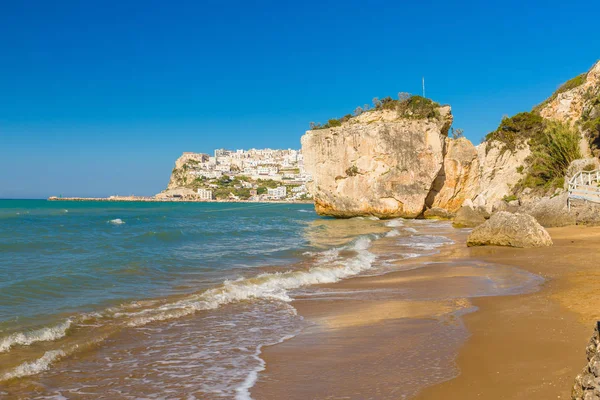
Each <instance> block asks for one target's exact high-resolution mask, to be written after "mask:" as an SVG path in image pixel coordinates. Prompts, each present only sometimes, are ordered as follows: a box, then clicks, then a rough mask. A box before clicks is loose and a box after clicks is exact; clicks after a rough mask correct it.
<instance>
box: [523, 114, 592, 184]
mask: <svg viewBox="0 0 600 400" xmlns="http://www.w3.org/2000/svg"><path fill="white" fill-rule="evenodd" d="M579 138H580V136H579V133H578V132H577V131H576V130H575V129H573V128H571V127H570V126H569V125H567V124H562V123H560V122H555V121H551V122H547V123H546V126H545V127H544V130H543V131H542V132H541V133H540V134H538V135H536V136H534V137H532V138H531V140H530V146H531V155H530V156H529V157H527V159H525V162H526V164H527V169H526V175H525V177H524V178H523V179H521V181H519V182H518V183H517V186H516V189H519V188H526V187H529V188H533V189H536V188H542V189H556V188H562V187H563V185H564V176H565V173H566V172H567V169H568V168H569V165H570V164H571V162H572V161H573V160H576V159H578V158H581V152H580V150H579Z"/></svg>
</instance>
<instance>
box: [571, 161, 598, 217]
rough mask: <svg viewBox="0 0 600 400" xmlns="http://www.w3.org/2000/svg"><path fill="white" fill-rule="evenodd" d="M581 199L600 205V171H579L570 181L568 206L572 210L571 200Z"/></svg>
mask: <svg viewBox="0 0 600 400" xmlns="http://www.w3.org/2000/svg"><path fill="white" fill-rule="evenodd" d="M572 199H579V200H586V201H592V202H594V203H600V170H598V169H597V170H595V171H579V172H578V173H576V174H575V175H574V176H573V177H572V178H571V180H570V181H569V197H568V199H567V205H568V206H569V210H570V209H571V200H572Z"/></svg>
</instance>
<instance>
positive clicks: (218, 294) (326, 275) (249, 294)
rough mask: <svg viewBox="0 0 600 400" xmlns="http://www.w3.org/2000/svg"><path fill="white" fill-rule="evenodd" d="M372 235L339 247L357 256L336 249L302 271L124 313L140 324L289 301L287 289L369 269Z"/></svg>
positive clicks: (244, 281)
mask: <svg viewBox="0 0 600 400" xmlns="http://www.w3.org/2000/svg"><path fill="white" fill-rule="evenodd" d="M370 244H371V238H369V237H367V236H361V237H359V238H358V239H356V240H355V241H354V242H353V243H352V244H350V245H348V246H344V247H342V248H341V250H351V251H354V252H356V255H355V256H353V257H350V258H346V259H334V257H336V256H337V253H336V252H335V251H330V252H329V253H328V254H327V255H324V260H327V259H329V258H330V257H331V259H334V261H332V262H330V263H327V262H325V264H326V265H317V266H315V267H311V268H309V269H308V270H304V271H287V272H277V273H264V274H260V275H258V276H256V277H253V278H241V279H238V280H234V281H225V282H224V283H223V285H222V286H220V287H217V288H213V289H209V290H207V291H205V292H203V293H200V294H198V295H194V296H190V297H189V298H186V299H183V300H180V301H177V302H174V303H170V304H165V305H163V306H160V307H157V308H150V309H145V310H142V311H138V312H131V313H123V314H120V315H119V316H124V317H126V318H128V319H129V321H128V322H127V325H129V326H143V325H146V324H148V323H150V322H153V321H164V320H168V319H172V318H179V317H183V316H186V315H189V314H192V313H194V312H196V311H201V310H212V309H216V308H218V307H219V306H221V305H224V304H229V303H233V302H237V301H243V300H249V299H270V300H279V301H284V302H289V301H291V300H292V299H291V297H290V296H289V293H288V291H289V290H291V289H297V288H300V287H303V286H308V285H316V284H322V283H333V282H337V281H339V280H341V279H344V278H348V277H351V276H354V275H357V274H359V273H361V272H362V271H365V270H368V269H370V268H371V267H372V265H373V261H374V260H375V258H376V257H375V255H374V254H372V253H371V252H369V251H368V248H369V247H370Z"/></svg>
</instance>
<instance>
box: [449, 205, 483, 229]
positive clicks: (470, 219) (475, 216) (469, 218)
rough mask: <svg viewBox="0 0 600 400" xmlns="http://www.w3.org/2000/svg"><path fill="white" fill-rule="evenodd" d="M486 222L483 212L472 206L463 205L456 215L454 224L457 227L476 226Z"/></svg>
mask: <svg viewBox="0 0 600 400" xmlns="http://www.w3.org/2000/svg"><path fill="white" fill-rule="evenodd" d="M484 222H485V218H484V216H483V214H482V213H481V212H479V211H477V210H475V209H473V208H472V207H467V206H462V207H461V208H460V209H459V210H458V212H457V213H456V216H455V217H454V222H453V223H452V226H453V227H455V228H474V227H476V226H479V225H481V224H483V223H484Z"/></svg>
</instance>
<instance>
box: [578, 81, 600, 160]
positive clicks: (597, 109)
mask: <svg viewBox="0 0 600 400" xmlns="http://www.w3.org/2000/svg"><path fill="white" fill-rule="evenodd" d="M584 100H585V108H584V109H583V113H582V115H581V121H580V127H581V130H582V132H583V134H584V135H585V137H586V139H587V140H588V142H589V144H590V149H591V150H592V152H593V153H594V155H595V156H596V157H599V156H600V87H597V88H595V89H594V88H589V89H588V90H587V91H586V92H585V94H584Z"/></svg>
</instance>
